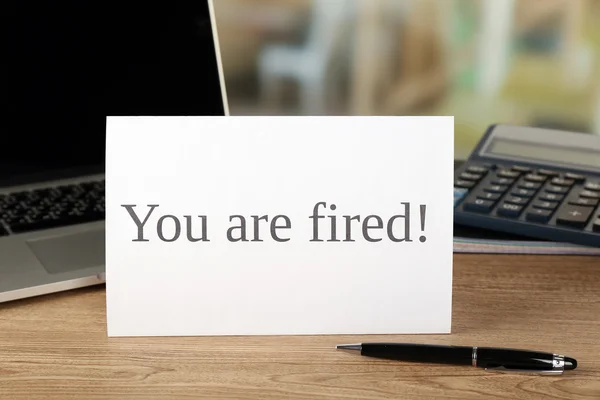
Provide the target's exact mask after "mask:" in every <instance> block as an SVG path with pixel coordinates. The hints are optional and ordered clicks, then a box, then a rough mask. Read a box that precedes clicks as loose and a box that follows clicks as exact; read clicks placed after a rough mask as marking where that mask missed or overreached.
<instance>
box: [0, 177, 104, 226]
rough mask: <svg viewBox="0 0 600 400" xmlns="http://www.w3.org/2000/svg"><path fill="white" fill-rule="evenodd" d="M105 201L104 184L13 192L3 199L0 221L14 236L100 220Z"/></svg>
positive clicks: (0, 206) (92, 183)
mask: <svg viewBox="0 0 600 400" xmlns="http://www.w3.org/2000/svg"><path fill="white" fill-rule="evenodd" d="M104 199H105V197H104V182H88V183H85V184H77V185H64V186H59V187H56V188H47V189H39V190H34V191H30V192H19V193H13V194H11V195H9V196H4V197H3V198H0V221H3V222H4V224H5V225H6V226H8V227H9V228H10V230H11V231H12V232H13V233H24V232H31V231H37V230H42V229H49V228H58V227H62V226H69V225H76V224H82V223H87V222H95V221H101V220H104V218H105V210H104ZM0 225H1V223H0Z"/></svg>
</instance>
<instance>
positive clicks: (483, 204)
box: [464, 199, 494, 213]
mask: <svg viewBox="0 0 600 400" xmlns="http://www.w3.org/2000/svg"><path fill="white" fill-rule="evenodd" d="M493 207H494V202H493V201H491V200H483V199H475V200H473V201H469V202H467V203H465V206H464V208H465V210H468V211H474V212H479V213H489V212H490V211H492V208H493Z"/></svg>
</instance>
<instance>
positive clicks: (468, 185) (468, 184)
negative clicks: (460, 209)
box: [454, 179, 475, 189]
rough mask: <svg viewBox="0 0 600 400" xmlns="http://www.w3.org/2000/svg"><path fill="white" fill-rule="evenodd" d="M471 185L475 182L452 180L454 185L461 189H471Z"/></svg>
mask: <svg viewBox="0 0 600 400" xmlns="http://www.w3.org/2000/svg"><path fill="white" fill-rule="evenodd" d="M473 186H475V182H471V181H463V180H462V179H459V180H457V181H456V182H454V187H459V188H463V189H471V188H472V187H473Z"/></svg>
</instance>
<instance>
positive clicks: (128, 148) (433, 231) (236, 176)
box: [106, 117, 454, 336]
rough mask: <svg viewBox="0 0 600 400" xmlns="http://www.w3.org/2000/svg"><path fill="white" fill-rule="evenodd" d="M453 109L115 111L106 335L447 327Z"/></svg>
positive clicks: (110, 140)
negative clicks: (425, 113) (225, 113)
mask: <svg viewBox="0 0 600 400" xmlns="http://www.w3.org/2000/svg"><path fill="white" fill-rule="evenodd" d="M453 124H454V120H453V118H452V117H111V118H109V119H108V127H107V154H106V161H107V166H106V175H107V176H106V192H107V195H106V211H107V215H106V217H107V218H106V227H107V233H106V258H107V265H106V268H107V273H106V275H107V313H108V334H109V336H194V335H287V334H298V335H301V334H419V333H449V332H450V326H451V307H452V231H453V229H452V223H453V206H452V204H453V197H452V196H453V155H454V151H453V148H454V146H453V145H454V135H453V133H454V128H453ZM149 205H151V206H156V207H149ZM133 206H135V207H133ZM332 208H333V209H334V210H332ZM151 209H152V212H151V213H150V210H151ZM265 216H266V217H265ZM242 217H243V218H242ZM407 217H408V218H407ZM146 218H147V220H146ZM144 221H145V223H144ZM332 224H335V229H332ZM244 226H245V229H242V228H243V227H244ZM348 228H349V229H348ZM315 235H316V236H315ZM190 239H191V240H190ZM243 239H245V240H243Z"/></svg>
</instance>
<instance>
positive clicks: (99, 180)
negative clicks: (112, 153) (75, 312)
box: [0, 0, 228, 302]
mask: <svg viewBox="0 0 600 400" xmlns="http://www.w3.org/2000/svg"><path fill="white" fill-rule="evenodd" d="M8 4H9V5H3V7H2V8H3V25H4V32H5V34H4V37H5V38H6V39H7V42H8V43H6V45H5V46H4V54H3V57H2V58H3V61H2V63H3V64H5V68H3V69H4V70H5V71H7V75H4V77H5V78H7V79H3V89H2V99H3V100H2V101H3V104H2V109H3V110H4V113H3V114H4V116H3V117H2V119H1V121H2V122H1V123H2V133H3V134H2V139H1V147H2V154H1V155H0V302H7V301H12V300H15V299H22V298H26V297H32V296H38V295H42V294H47V293H53V292H58V291H64V290H70V289H74V288H80V287H84V286H90V285H95V284H101V283H104V282H105V275H104V271H105V266H104V263H105V242H104V239H105V230H104V216H105V214H104V165H105V144H106V117H107V116H139V115H149V116H155V115H157V116H179V115H194V116H195V115H210V116H215V115H216V116H219V115H223V116H225V115H228V106H227V96H226V92H225V85H224V79H223V72H222V66H221V61H220V52H219V45H218V40H217V33H216V32H217V30H216V24H215V18H214V8H213V4H212V0H171V1H163V2H160V3H158V2H157V3H156V4H155V3H154V2H148V1H135V0H128V1H115V0H101V1H92V0H86V1H78V0H61V1H43V0H35V1H27V2H24V1H16V0H11V1H9V2H8ZM140 147H141V148H143V143H140ZM132 157H135V154H132Z"/></svg>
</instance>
